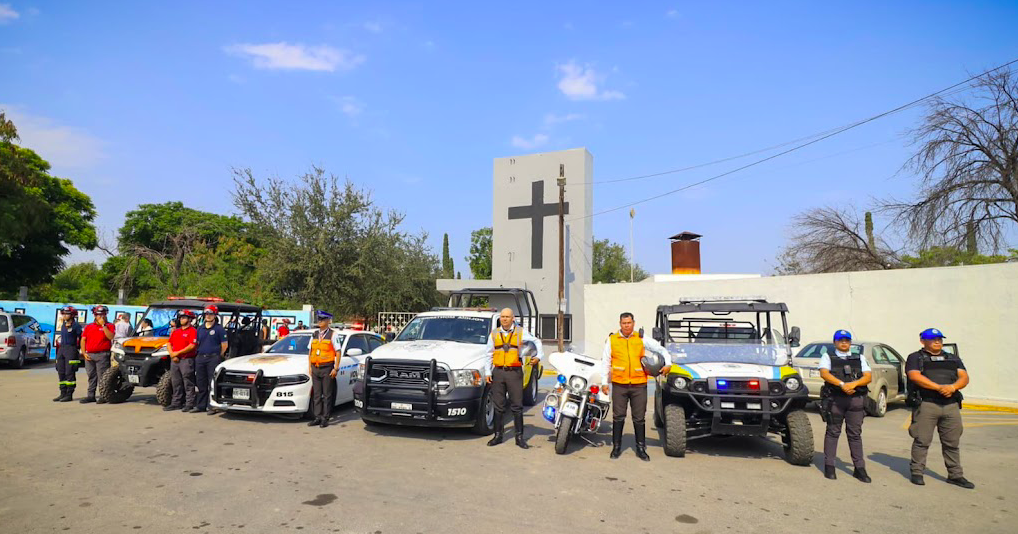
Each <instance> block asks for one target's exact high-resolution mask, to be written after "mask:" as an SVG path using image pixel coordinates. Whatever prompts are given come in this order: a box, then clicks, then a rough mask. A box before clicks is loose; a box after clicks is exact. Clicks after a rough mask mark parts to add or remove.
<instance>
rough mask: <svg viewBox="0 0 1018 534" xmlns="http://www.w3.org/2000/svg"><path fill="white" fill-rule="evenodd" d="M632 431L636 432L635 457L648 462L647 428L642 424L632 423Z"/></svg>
mask: <svg viewBox="0 0 1018 534" xmlns="http://www.w3.org/2000/svg"><path fill="white" fill-rule="evenodd" d="M633 430H634V431H635V432H636V457H637V458H639V459H641V460H643V461H644V462H649V461H650V456H649V455H648V454H647V426H646V425H645V424H644V423H633Z"/></svg>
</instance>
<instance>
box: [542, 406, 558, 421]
mask: <svg viewBox="0 0 1018 534" xmlns="http://www.w3.org/2000/svg"><path fill="white" fill-rule="evenodd" d="M543 414H544V418H545V419H547V420H548V422H549V423H554V422H555V407H554V406H545V407H544V412H543Z"/></svg>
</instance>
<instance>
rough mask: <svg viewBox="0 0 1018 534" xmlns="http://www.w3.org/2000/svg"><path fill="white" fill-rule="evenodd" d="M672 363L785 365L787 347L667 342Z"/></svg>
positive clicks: (754, 344)
mask: <svg viewBox="0 0 1018 534" xmlns="http://www.w3.org/2000/svg"><path fill="white" fill-rule="evenodd" d="M667 348H668V353H669V354H671V355H672V363H674V364H678V365H683V364H691V363H749V364H754V365H787V364H788V354H789V353H788V348H787V347H785V346H782V345H766V344H762V343H732V342H731V341H727V342H724V343H703V342H699V343H669V344H668V347H667Z"/></svg>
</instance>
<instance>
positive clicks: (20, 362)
mask: <svg viewBox="0 0 1018 534" xmlns="http://www.w3.org/2000/svg"><path fill="white" fill-rule="evenodd" d="M24 366H25V347H21V350H19V351H18V359H16V360H14V361H12V362H11V367H13V368H15V369H21V368H22V367H24Z"/></svg>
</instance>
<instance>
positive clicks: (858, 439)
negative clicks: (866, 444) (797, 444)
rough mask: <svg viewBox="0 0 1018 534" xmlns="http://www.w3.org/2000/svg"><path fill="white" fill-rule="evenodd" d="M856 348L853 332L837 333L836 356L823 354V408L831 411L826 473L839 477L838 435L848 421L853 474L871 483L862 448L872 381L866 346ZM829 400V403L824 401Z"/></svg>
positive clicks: (846, 429) (821, 364) (825, 444)
mask: <svg viewBox="0 0 1018 534" xmlns="http://www.w3.org/2000/svg"><path fill="white" fill-rule="evenodd" d="M856 347H857V348H858V350H852V349H853V347H852V334H851V333H850V332H849V331H848V330H838V331H837V332H835V333H834V355H833V356H832V355H830V354H828V353H827V352H824V354H823V355H822V356H821V357H820V378H823V379H824V386H823V387H824V388H825V389H826V391H824V392H822V393H821V397H822V400H821V405H822V409H823V410H824V411H825V412H826V413H827V433H826V434H825V436H824V476H825V477H827V478H829V479H831V480H835V479H836V478H837V474H836V471H835V468H834V464H835V460H837V458H838V438H840V437H841V425H842V423H843V422H844V424H845V434H846V435H847V436H848V449H849V451H851V453H852V464H853V466H855V471H854V472H853V473H852V476H854V477H855V478H857V479H859V480H860V481H862V482H865V483H867V484H868V483H869V482H870V477H869V475H868V474H866V458H865V456H864V455H863V449H862V421H863V418H864V417H865V416H866V412H865V402H866V394H867V393H868V391H869V390H868V388H867V387H866V385H867V384H869V383H870V381H871V380H872V373H871V372H870V365H869V363H867V362H866V357H865V356H864V355H863V354H862V347H860V346H859V345H856ZM824 403H826V405H825V404H824Z"/></svg>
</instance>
